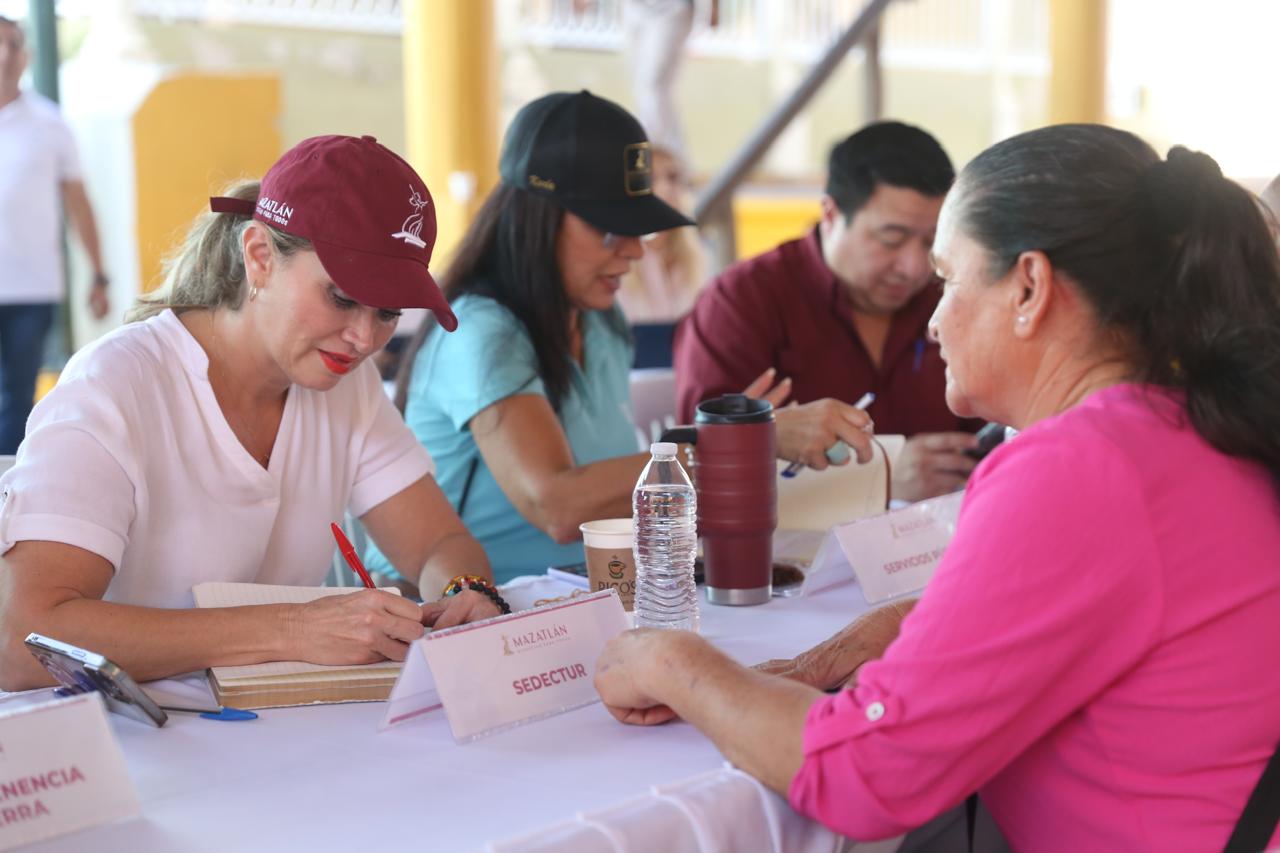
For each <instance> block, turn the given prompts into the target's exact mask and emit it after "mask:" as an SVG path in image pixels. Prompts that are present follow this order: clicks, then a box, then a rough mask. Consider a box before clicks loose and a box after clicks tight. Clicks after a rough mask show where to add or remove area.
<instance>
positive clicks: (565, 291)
mask: <svg viewBox="0 0 1280 853" xmlns="http://www.w3.org/2000/svg"><path fill="white" fill-rule="evenodd" d="M652 153H653V152H652V149H651V148H650V145H649V142H648V141H647V139H646V137H645V133H644V130H643V129H642V128H641V127H640V124H639V123H638V122H637V121H636V120H635V118H633V117H632V116H631V115H630V114H629V113H628V112H627V111H626V110H624V109H623V108H622V107H619V106H618V105H617V104H614V103H612V102H610V101H606V100H604V99H602V98H597V97H595V96H594V95H591V94H590V93H589V92H578V93H568V92H557V93H553V94H551V95H547V96H545V97H542V98H539V99H538V100H536V101H533V102H532V103H530V104H528V105H526V106H525V107H524V108H523V109H521V110H520V112H519V113H518V114H517V115H516V117H515V119H514V121H513V122H512V124H511V127H510V128H509V129H508V131H507V135H506V138H505V140H504V142H503V148H502V157H501V162H500V164H499V171H500V173H501V177H502V183H501V184H500V185H499V186H498V187H497V188H496V189H495V190H494V191H493V192H492V193H491V194H490V196H489V198H488V199H487V200H486V202H485V204H484V206H483V207H482V208H481V210H480V212H479V214H478V215H477V217H476V219H475V221H474V222H473V223H472V225H471V228H470V229H469V230H468V232H467V234H466V236H465V237H464V238H463V240H462V243H461V245H460V247H459V248H458V250H457V253H456V255H455V257H454V261H453V263H452V265H451V266H450V268H449V270H448V272H447V274H446V276H445V279H444V290H445V293H446V295H447V296H448V298H449V300H450V303H451V307H452V309H453V311H454V312H455V313H456V314H457V315H458V317H459V331H458V332H456V333H455V334H452V335H440V334H429V333H430V326H427V327H425V328H424V329H423V330H422V331H421V332H420V333H419V335H418V337H417V339H415V341H414V342H413V344H411V345H410V348H409V351H408V353H407V355H406V360H405V369H406V371H411V372H406V373H405V374H404V375H402V377H401V382H400V385H401V388H400V392H399V394H398V395H397V396H398V398H399V399H400V400H402V401H405V409H404V411H405V419H406V421H407V422H408V423H409V426H410V427H411V428H412V429H413V431H414V433H415V434H416V435H417V436H418V438H419V439H420V440H421V441H422V442H423V443H424V444H425V445H426V447H427V449H428V450H430V451H431V454H432V455H433V456H434V457H435V459H436V460H437V461H438V463H439V466H440V469H439V475H438V476H439V482H440V485H441V488H442V489H443V490H444V492H445V494H446V495H447V496H448V497H449V499H450V501H452V503H453V505H454V506H455V507H456V508H457V509H458V514H459V515H460V516H461V517H462V519H463V521H464V522H465V523H466V525H467V528H468V529H469V530H470V531H471V532H472V534H473V535H475V536H476V538H477V539H479V540H480V542H481V543H482V544H483V545H484V548H485V551H486V553H487V554H488V556H489V561H490V563H491V564H492V565H493V566H494V574H495V576H496V577H497V578H498V580H499V581H502V580H506V579H508V578H510V577H512V576H514V575H518V574H524V573H528V572H541V571H543V570H544V569H545V568H546V567H547V566H560V565H567V564H571V563H577V562H581V560H582V558H583V552H582V546H581V544H580V543H579V542H578V539H579V533H578V525H579V524H581V523H582V522H584V521H589V520H592V519H598V518H609V517H617V516H629V515H630V514H631V491H632V489H633V488H634V486H635V481H636V477H637V476H638V474H639V472H640V470H641V468H642V467H643V466H644V462H645V461H646V460H647V459H648V456H647V454H637V453H636V440H635V427H634V426H633V424H632V421H631V417H630V414H629V412H630V390H629V388H630V386H629V377H628V373H629V370H630V366H631V362H632V346H631V341H630V339H629V335H628V333H627V326H626V320H625V319H624V317H623V315H622V312H621V311H620V310H619V308H618V307H617V305H616V296H617V293H618V290H619V288H620V286H621V279H622V276H623V275H624V274H625V273H626V272H627V271H628V270H629V269H630V268H631V265H632V263H633V262H634V261H636V260H637V259H639V258H640V257H641V255H642V254H643V252H644V249H643V246H642V244H641V241H640V238H641V236H642V235H645V234H652V233H656V232H659V231H664V230H667V229H670V228H678V227H681V226H686V225H690V224H692V223H691V222H690V221H689V220H688V219H687V218H685V216H683V215H682V214H680V213H679V212H678V211H676V210H675V209H674V208H672V207H670V206H669V205H668V204H666V202H664V201H662V200H661V199H659V198H658V197H657V196H655V195H654V194H653V191H652V186H651V181H652V168H653V167H652ZM857 416H858V417H862V418H865V416H863V415H862V414H861V413H857ZM854 440H855V441H858V450H859V453H860V455H863V456H864V457H865V456H866V455H868V454H869V450H868V448H867V442H866V436H865V434H862V433H860V432H859V433H858V435H857V437H856V438H855V439H854ZM833 442H834V439H832V440H830V441H827V442H826V443H824V444H821V445H820V447H819V450H818V455H821V453H822V449H824V448H825V447H826V446H827V445H829V444H831V443H833ZM370 562H371V564H373V565H376V566H378V567H380V568H387V563H386V561H385V559H383V558H382V557H381V556H380V555H379V554H377V553H376V552H374V553H371V554H370Z"/></svg>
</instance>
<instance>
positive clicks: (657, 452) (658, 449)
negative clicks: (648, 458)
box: [649, 441, 676, 456]
mask: <svg viewBox="0 0 1280 853" xmlns="http://www.w3.org/2000/svg"><path fill="white" fill-rule="evenodd" d="M649 452H650V453H652V454H653V455H654V456H675V455H676V444H675V442H674V441H655V442H654V443H653V444H651V445H649Z"/></svg>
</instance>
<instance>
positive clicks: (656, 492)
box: [631, 442, 698, 631]
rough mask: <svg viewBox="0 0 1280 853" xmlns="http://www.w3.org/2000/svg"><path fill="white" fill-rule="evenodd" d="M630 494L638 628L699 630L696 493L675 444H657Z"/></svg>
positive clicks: (650, 450)
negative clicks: (695, 577) (633, 529)
mask: <svg viewBox="0 0 1280 853" xmlns="http://www.w3.org/2000/svg"><path fill="white" fill-rule="evenodd" d="M649 452H650V453H651V454H653V458H652V459H650V460H649V464H647V465H645V466H644V471H643V472H641V474H640V479H639V480H638V481H636V490H635V492H634V493H632V496H631V510H632V514H633V518H634V521H635V545H634V546H633V551H634V552H635V554H634V555H635V562H636V601H635V614H636V627H637V628H673V629H677V630H684V631H697V630H698V588H697V585H696V584H695V583H694V581H693V561H694V559H695V558H696V557H697V554H698V496H697V493H696V492H695V491H694V490H693V484H692V483H690V482H689V475H688V474H686V473H685V472H684V469H683V468H681V467H680V463H679V462H677V461H676V445H674V444H672V443H670V442H658V443H656V444H654V445H652V446H651V447H650V448H649Z"/></svg>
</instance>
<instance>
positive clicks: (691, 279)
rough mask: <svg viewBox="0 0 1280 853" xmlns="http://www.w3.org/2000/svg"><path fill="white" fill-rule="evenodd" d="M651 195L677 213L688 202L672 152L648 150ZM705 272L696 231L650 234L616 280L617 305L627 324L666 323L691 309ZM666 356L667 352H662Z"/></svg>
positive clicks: (684, 177)
mask: <svg viewBox="0 0 1280 853" xmlns="http://www.w3.org/2000/svg"><path fill="white" fill-rule="evenodd" d="M652 152H653V194H654V195H655V196H657V197H658V198H660V199H662V200H663V201H665V202H666V203H667V204H669V205H671V206H672V207H674V208H675V209H676V210H679V211H681V212H682V213H684V212H687V211H688V210H689V208H690V207H691V205H690V204H689V201H688V195H689V193H688V187H689V178H688V175H687V174H686V173H685V170H684V167H683V166H682V165H681V163H680V160H679V157H678V156H677V155H676V153H675V152H674V151H672V150H671V149H669V148H666V147H664V146H661V145H654V146H653V149H652ZM705 272H706V259H705V258H704V257H703V252H702V246H701V244H700V243H699V242H698V230H697V228H695V227H692V226H688V227H684V228H672V229H671V230H669V231H660V232H658V233H657V234H650V235H648V236H647V238H646V240H645V252H644V256H643V257H641V258H640V260H639V261H637V262H636V264H635V265H634V266H633V267H632V268H631V271H630V272H628V273H627V274H626V275H624V276H623V277H622V289H621V290H619V291H618V301H619V303H621V305H622V311H623V313H625V314H626V315H627V321H628V322H629V323H631V324H632V325H634V324H636V323H672V322H674V321H676V320H679V319H680V318H681V317H683V316H684V315H685V314H687V313H689V309H690V308H692V307H693V301H694V299H695V298H696V297H697V295H698V288H700V287H701V286H702V282H703V276H704V275H705ZM668 355H669V353H668Z"/></svg>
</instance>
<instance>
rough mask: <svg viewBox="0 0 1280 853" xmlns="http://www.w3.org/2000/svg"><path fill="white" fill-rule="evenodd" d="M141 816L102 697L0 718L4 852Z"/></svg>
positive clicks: (26, 709)
mask: <svg viewBox="0 0 1280 853" xmlns="http://www.w3.org/2000/svg"><path fill="white" fill-rule="evenodd" d="M124 725H133V724H132V723H125V724H124ZM138 813H139V806H138V794H137V792H136V791H135V790H134V787H133V780H132V779H130V778H129V771H128V769H127V768H126V767H125V763H124V756H123V755H122V754H121V752H120V746H119V744H117V743H116V739H115V734H114V733H113V732H112V731H111V726H110V724H109V723H108V722H107V712H106V708H104V707H103V704H102V697H101V696H99V695H98V694H97V693H84V694H81V695H79V696H72V697H70V698H67V699H57V700H54V701H51V702H46V703H44V704H40V705H29V706H26V707H24V708H21V709H19V710H16V711H11V712H9V713H6V714H0V850H8V849H10V848H12V847H17V846H19V845H22V844H30V843H31V842H33V841H39V840H41V839H44V838H52V837H54V836H56V835H64V834H66V833H68V832H75V831H76V830H80V829H86V828H88V827H91V826H97V825H98V824H101V823H107V822H108V821H113V820H117V819H119V818H126V817H135V816H136V815H137V814H138ZM92 846H93V845H86V847H85V849H92Z"/></svg>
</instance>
